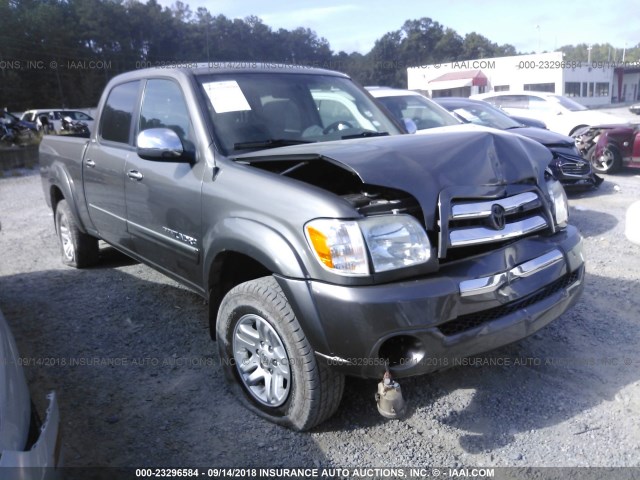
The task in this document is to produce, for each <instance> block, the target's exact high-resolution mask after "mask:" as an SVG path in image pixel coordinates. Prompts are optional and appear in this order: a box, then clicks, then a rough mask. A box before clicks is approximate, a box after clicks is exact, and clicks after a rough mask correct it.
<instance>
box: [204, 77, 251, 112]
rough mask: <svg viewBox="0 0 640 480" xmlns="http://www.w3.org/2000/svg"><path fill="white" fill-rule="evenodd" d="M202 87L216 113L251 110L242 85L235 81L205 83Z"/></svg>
mask: <svg viewBox="0 0 640 480" xmlns="http://www.w3.org/2000/svg"><path fill="white" fill-rule="evenodd" d="M202 86H203V87H204V91H205V92H207V96H208V97H209V101H211V105H213V109H214V110H215V111H216V113H226V112H241V111H246V110H251V107H250V106H249V102H247V99H246V98H245V96H244V93H242V90H241V89H240V85H238V82H236V81H235V80H226V81H224V82H209V83H203V84H202Z"/></svg>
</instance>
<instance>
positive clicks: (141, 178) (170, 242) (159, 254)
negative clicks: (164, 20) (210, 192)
mask: <svg viewBox="0 0 640 480" xmlns="http://www.w3.org/2000/svg"><path fill="white" fill-rule="evenodd" d="M150 128H169V129H171V130H173V131H174V132H176V133H177V134H178V137H180V139H181V141H182V144H183V147H184V150H185V151H186V152H189V154H190V156H191V157H192V158H193V161H192V162H188V161H184V160H180V161H174V160H161V161H158V160H145V159H143V158H140V157H139V156H138V155H137V154H136V152H135V151H134V152H132V153H131V155H128V156H127V158H126V167H125V178H126V180H125V201H126V211H127V223H128V230H129V233H130V234H131V241H132V245H133V250H134V251H135V253H137V254H138V255H139V256H141V257H143V258H144V259H145V261H147V262H149V263H152V264H153V265H154V266H155V267H156V268H158V269H160V270H163V271H164V272H165V273H167V274H168V275H170V276H173V277H177V278H179V279H180V280H182V281H185V282H187V283H190V284H192V285H193V286H197V285H198V284H200V283H201V280H202V279H201V277H202V273H201V268H200V265H201V256H200V254H201V242H202V239H201V189H202V179H203V170H204V169H205V166H204V163H205V162H204V161H202V162H198V161H197V158H198V155H197V152H196V150H197V147H196V143H197V142H196V139H195V135H194V130H193V124H192V121H191V114H190V112H189V109H188V107H187V104H186V101H185V98H184V94H183V92H182V89H181V87H180V85H179V84H178V83H177V82H175V81H174V80H172V79H167V78H155V79H154V78H152V79H149V80H147V81H146V85H145V87H144V93H143V96H142V102H141V106H140V115H139V119H138V121H137V132H138V133H139V132H141V131H143V130H147V129H150Z"/></svg>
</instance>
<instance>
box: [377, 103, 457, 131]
mask: <svg viewBox="0 0 640 480" xmlns="http://www.w3.org/2000/svg"><path fill="white" fill-rule="evenodd" d="M378 101H379V102H380V103H382V104H383V105H384V106H385V107H387V109H388V110H389V111H390V112H391V113H392V114H393V115H394V116H395V117H396V118H397V119H398V120H399V121H401V122H402V121H403V119H409V120H413V122H414V123H415V124H416V127H418V130H426V129H427V128H435V127H445V126H448V125H458V124H459V123H460V122H458V121H457V120H456V119H455V118H454V117H453V116H452V115H451V114H450V113H449V112H447V111H446V110H444V109H443V108H442V107H440V106H439V105H436V104H435V103H433V102H431V101H429V100H427V99H426V98H425V97H423V96H421V95H394V96H389V97H378Z"/></svg>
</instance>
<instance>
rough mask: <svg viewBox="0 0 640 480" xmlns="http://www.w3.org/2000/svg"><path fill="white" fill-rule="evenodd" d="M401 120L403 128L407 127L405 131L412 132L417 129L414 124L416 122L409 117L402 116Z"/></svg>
mask: <svg viewBox="0 0 640 480" xmlns="http://www.w3.org/2000/svg"><path fill="white" fill-rule="evenodd" d="M402 120H403V121H404V128H406V129H407V133H411V134H414V133H416V132H417V131H418V126H417V125H416V122H414V121H413V120H411V119H410V118H403V119H402Z"/></svg>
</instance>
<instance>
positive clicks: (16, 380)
mask: <svg viewBox="0 0 640 480" xmlns="http://www.w3.org/2000/svg"><path fill="white" fill-rule="evenodd" d="M22 363H23V362H22V359H21V358H20V356H19V355H18V349H17V347H16V342H15V340H14V338H13V335H12V334H11V331H10V329H9V325H8V324H7V321H6V319H5V318H4V315H3V314H2V312H1V311H0V478H2V479H14V478H15V479H21V480H22V479H29V480H31V479H50V478H57V473H58V472H59V470H58V469H57V467H58V466H60V461H61V454H60V447H61V440H60V435H59V432H60V430H59V426H60V417H59V412H58V402H57V398H56V394H55V393H54V392H52V393H50V394H49V395H47V399H48V407H47V410H46V415H45V418H44V421H43V422H40V420H39V418H40V417H39V416H38V415H37V413H36V412H35V410H34V407H33V403H32V402H31V396H30V395H29V389H28V387H27V382H26V379H25V375H24V370H23V368H22Z"/></svg>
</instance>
